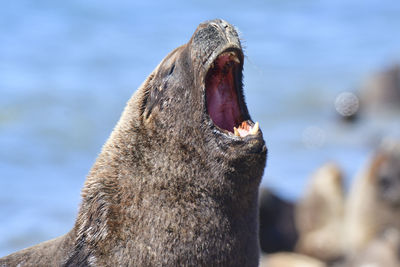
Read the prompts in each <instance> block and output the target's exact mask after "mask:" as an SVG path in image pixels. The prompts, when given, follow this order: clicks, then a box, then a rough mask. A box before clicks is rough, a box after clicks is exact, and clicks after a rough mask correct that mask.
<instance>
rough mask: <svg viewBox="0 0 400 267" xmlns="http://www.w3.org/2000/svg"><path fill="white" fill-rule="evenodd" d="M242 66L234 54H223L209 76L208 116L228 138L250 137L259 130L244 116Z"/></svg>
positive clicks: (213, 65)
mask: <svg viewBox="0 0 400 267" xmlns="http://www.w3.org/2000/svg"><path fill="white" fill-rule="evenodd" d="M241 72H242V65H241V64H240V60H239V57H238V55H237V53H236V52H234V51H227V52H224V53H222V54H220V55H219V56H218V57H217V58H216V59H215V60H214V62H213V63H212V64H211V66H210V69H209V70H208V72H207V76H206V102H207V111H208V115H209V116H210V118H211V119H212V121H213V123H214V125H215V126H217V127H218V128H219V129H220V130H221V131H222V132H224V133H226V134H228V135H235V136H239V137H246V136H248V135H256V134H257V132H258V130H259V125H258V122H256V123H255V124H254V123H253V122H252V121H251V120H249V119H247V117H248V115H247V114H244V113H243V109H242V108H241V105H245V104H244V101H240V100H242V99H239V97H241V95H240V90H239V88H238V86H239V85H241V82H240V78H239V77H240V75H241Z"/></svg>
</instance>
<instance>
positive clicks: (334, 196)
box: [296, 163, 345, 262]
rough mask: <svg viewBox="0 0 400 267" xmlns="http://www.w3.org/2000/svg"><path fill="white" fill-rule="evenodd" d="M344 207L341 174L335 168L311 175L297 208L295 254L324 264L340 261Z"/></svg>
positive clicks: (320, 169)
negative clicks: (297, 253)
mask: <svg viewBox="0 0 400 267" xmlns="http://www.w3.org/2000/svg"><path fill="white" fill-rule="evenodd" d="M344 204H345V196H344V189H343V177H342V172H341V170H340V169H339V167H338V166H337V165H336V164H334V163H327V164H325V165H323V166H322V167H320V168H319V169H318V170H317V171H316V172H315V173H314V174H313V175H312V177H311V180H310V182H309V185H308V186H307V189H306V191H305V193H304V195H303V197H302V198H301V199H300V200H299V203H298V205H297V209H296V226H297V229H298V231H299V241H298V243H297V245H296V251H297V252H299V253H303V254H306V255H310V256H312V257H315V258H318V259H321V260H323V261H326V262H332V261H336V260H338V259H340V258H341V257H342V256H343V244H342V243H341V240H342V238H341V234H342V230H343V216H344Z"/></svg>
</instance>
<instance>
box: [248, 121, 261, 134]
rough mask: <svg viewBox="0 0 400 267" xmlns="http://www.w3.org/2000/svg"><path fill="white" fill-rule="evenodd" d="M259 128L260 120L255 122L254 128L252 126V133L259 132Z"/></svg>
mask: <svg viewBox="0 0 400 267" xmlns="http://www.w3.org/2000/svg"><path fill="white" fill-rule="evenodd" d="M259 128H260V126H259V124H258V122H256V124H254V126H253V128H251V130H250V134H257V132H258V129H259Z"/></svg>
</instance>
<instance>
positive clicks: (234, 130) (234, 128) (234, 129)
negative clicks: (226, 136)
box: [233, 127, 240, 136]
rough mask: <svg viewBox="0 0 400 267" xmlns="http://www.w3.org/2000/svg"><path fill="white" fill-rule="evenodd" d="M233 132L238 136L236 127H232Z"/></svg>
mask: <svg viewBox="0 0 400 267" xmlns="http://www.w3.org/2000/svg"><path fill="white" fill-rule="evenodd" d="M233 132H234V133H235V135H236V136H240V134H239V131H238V129H237V128H236V127H233Z"/></svg>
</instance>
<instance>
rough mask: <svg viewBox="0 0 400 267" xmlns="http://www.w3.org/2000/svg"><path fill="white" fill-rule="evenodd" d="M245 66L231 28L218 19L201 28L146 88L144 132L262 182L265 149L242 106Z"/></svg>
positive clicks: (260, 134)
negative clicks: (200, 154)
mask: <svg viewBox="0 0 400 267" xmlns="http://www.w3.org/2000/svg"><path fill="white" fill-rule="evenodd" d="M243 62H244V55H243V50H242V46H241V44H240V39H239V36H238V33H237V31H236V30H235V28H234V27H233V26H232V25H230V24H229V23H227V22H226V21H223V20H220V19H217V20H212V21H207V22H204V23H202V24H200V25H199V26H198V28H197V29H196V31H195V32H194V34H193V36H192V37H191V38H190V41H189V42H188V43H187V44H185V45H183V46H181V47H178V48H177V49H175V50H174V51H172V52H171V53H170V54H169V55H168V56H167V57H166V58H165V59H164V60H163V61H162V62H161V63H160V64H159V66H158V67H157V68H156V69H155V71H154V72H153V74H152V75H151V76H150V77H149V79H148V80H147V81H146V82H145V84H144V88H145V90H146V92H145V97H144V98H143V104H142V117H143V124H144V126H143V127H144V128H147V129H151V134H149V135H151V136H152V138H154V139H159V138H162V139H163V140H164V144H167V143H169V144H170V145H172V144H176V142H178V143H179V147H178V148H185V149H189V150H190V149H194V150H196V151H198V152H199V151H201V150H204V151H207V154H208V156H209V157H211V158H213V159H214V160H216V162H230V163H233V164H234V165H235V166H236V167H238V168H235V172H236V173H238V172H237V171H238V170H240V169H242V170H243V171H245V172H249V169H251V170H250V172H253V170H254V171H255V172H257V173H256V174H255V175H253V176H256V177H261V175H262V171H263V169H264V166H265V159H266V146H265V143H264V140H263V136H262V132H261V130H260V128H259V124H258V123H254V122H253V121H252V120H251V118H250V115H249V112H248V109H247V106H246V103H245V100H244V95H243V83H242V71H243ZM175 148H176V146H175ZM230 165H232V164H230ZM238 165H239V166H238ZM260 171H261V173H260ZM242 174H243V173H242Z"/></svg>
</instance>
